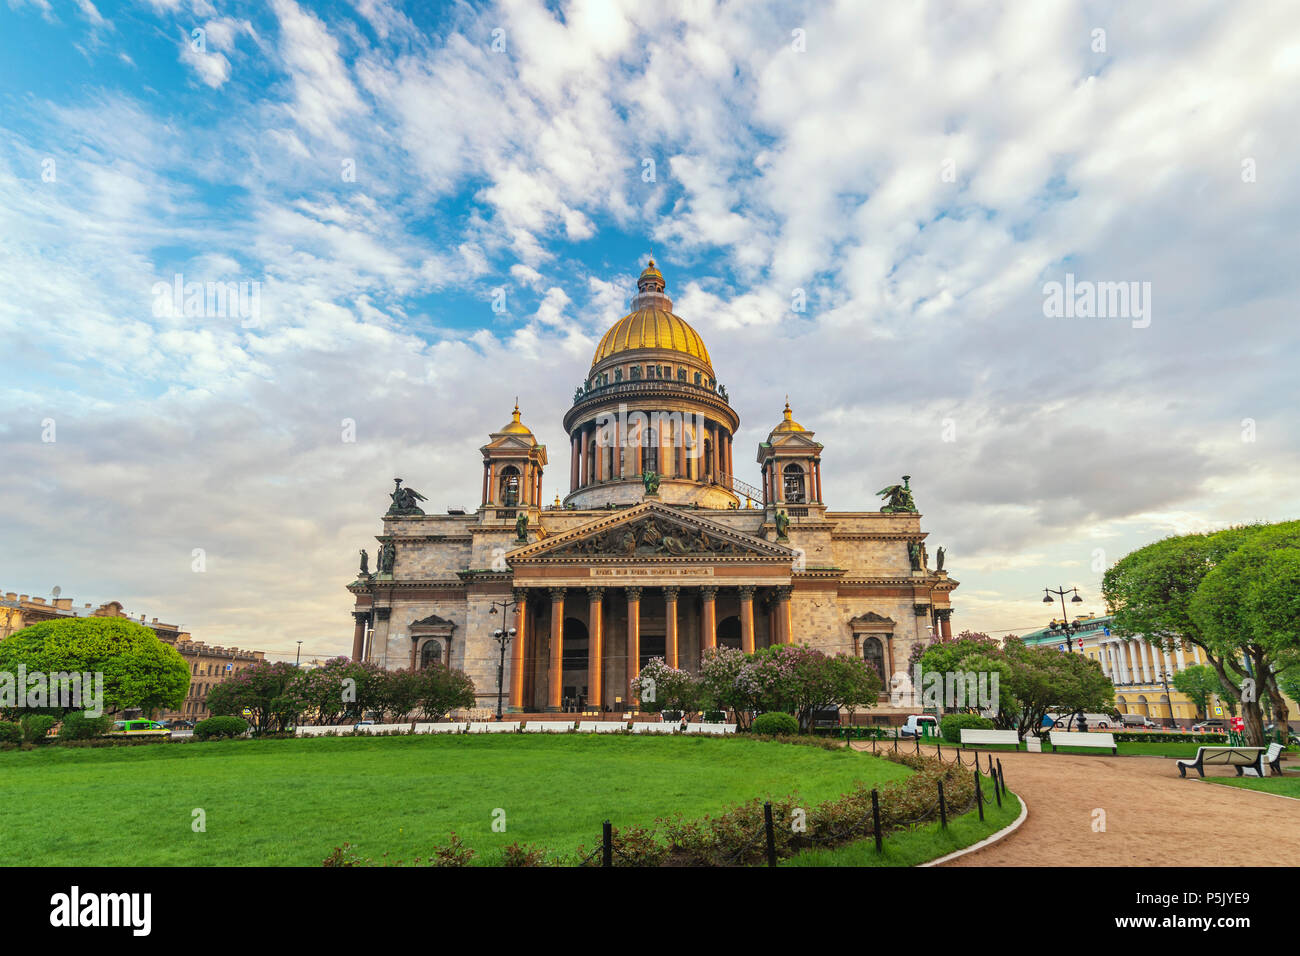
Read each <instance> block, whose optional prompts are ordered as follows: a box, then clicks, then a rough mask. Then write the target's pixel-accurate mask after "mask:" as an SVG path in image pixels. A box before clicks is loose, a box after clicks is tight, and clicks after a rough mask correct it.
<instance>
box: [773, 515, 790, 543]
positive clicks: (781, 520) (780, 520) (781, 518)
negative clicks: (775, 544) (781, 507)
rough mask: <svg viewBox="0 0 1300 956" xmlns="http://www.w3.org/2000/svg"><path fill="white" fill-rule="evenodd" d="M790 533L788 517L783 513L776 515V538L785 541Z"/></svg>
mask: <svg viewBox="0 0 1300 956" xmlns="http://www.w3.org/2000/svg"><path fill="white" fill-rule="evenodd" d="M789 531H790V516H789V515H787V514H786V513H785V512H784V511H778V512H777V513H776V536H777V537H778V538H781V539H783V540H784V539H785V538H786V537H787V535H788V532H789Z"/></svg>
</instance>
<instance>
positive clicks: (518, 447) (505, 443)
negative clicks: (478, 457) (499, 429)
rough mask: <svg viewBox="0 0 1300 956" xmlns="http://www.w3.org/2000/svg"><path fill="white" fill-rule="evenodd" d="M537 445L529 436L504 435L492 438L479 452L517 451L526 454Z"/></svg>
mask: <svg viewBox="0 0 1300 956" xmlns="http://www.w3.org/2000/svg"><path fill="white" fill-rule="evenodd" d="M536 445H537V440H536V439H534V438H533V437H532V436H530V435H515V434H506V435H500V436H497V437H494V438H493V439H492V440H491V441H490V442H488V443H487V444H486V445H484V446H483V448H482V449H480V450H481V451H486V450H488V449H491V450H492V451H495V452H502V451H518V452H521V453H525V454H526V453H527V452H529V451H531V450H532V449H533V448H534V446H536Z"/></svg>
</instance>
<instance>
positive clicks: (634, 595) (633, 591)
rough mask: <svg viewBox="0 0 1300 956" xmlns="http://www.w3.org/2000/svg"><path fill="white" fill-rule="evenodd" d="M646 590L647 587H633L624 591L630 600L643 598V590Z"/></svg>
mask: <svg viewBox="0 0 1300 956" xmlns="http://www.w3.org/2000/svg"><path fill="white" fill-rule="evenodd" d="M644 590H645V588H639V587H631V588H624V589H623V593H624V594H626V595H627V599H628V600H629V601H639V600H641V592H642V591H644Z"/></svg>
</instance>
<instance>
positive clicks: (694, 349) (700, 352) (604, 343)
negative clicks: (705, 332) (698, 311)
mask: <svg viewBox="0 0 1300 956" xmlns="http://www.w3.org/2000/svg"><path fill="white" fill-rule="evenodd" d="M636 287H637V295H636V296H634V297H633V299H632V311H631V312H629V313H628V314H627V315H625V316H623V318H621V319H619V320H618V321H617V322H615V323H614V327H613V328H611V329H610V330H609V331H608V332H606V333H605V336H604V338H602V339H601V340H600V345H598V346H596V356H595V358H593V359H592V360H591V364H592V366H593V367H594V366H595V365H596V364H598V363H599V362H601V361H603V360H604V359H607V358H609V357H610V356H611V355H614V354H616V353H618V352H628V351H631V350H632V349H664V350H666V351H669V352H681V353H683V354H685V355H689V356H691V357H692V358H695V359H698V360H699V361H701V362H703V363H704V367H705V368H707V369H708V370H709V373H710V374H712V373H713V363H712V362H711V361H709V350H708V349H706V348H705V347H704V339H702V338H700V334H699V333H698V332H696V331H695V330H694V329H693V328H691V327H690V326H689V325H687V324H686V322H685V321H684V320H683V319H682V317H681V316H679V315H675V314H674V313H673V300H672V299H670V298H668V296H667V295H665V294H664V289H665V288H666V286H665V284H664V276H663V273H662V272H660V271H659V270H658V268H656V267H655V261H654V260H653V259H651V260H650V262H649V264H648V265H647V266H646V267H645V271H643V272H642V273H641V276H640V278H638V279H637V280H636Z"/></svg>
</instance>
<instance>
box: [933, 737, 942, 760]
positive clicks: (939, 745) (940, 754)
mask: <svg viewBox="0 0 1300 956" xmlns="http://www.w3.org/2000/svg"><path fill="white" fill-rule="evenodd" d="M934 745H935V746H936V747H937V748H939V759H940V760H942V759H943V744H942V743H940V742H939V741H937V740H936V741H935V744H934Z"/></svg>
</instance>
